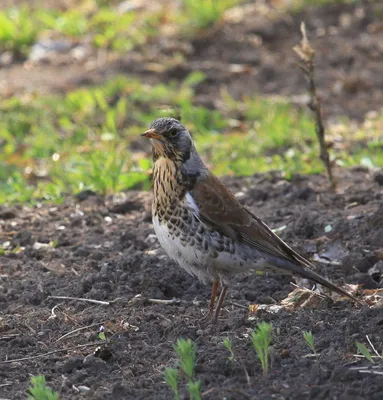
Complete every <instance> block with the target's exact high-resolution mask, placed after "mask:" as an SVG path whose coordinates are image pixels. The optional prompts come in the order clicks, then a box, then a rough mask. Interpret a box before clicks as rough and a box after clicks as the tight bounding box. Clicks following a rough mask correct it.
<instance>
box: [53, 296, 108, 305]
mask: <svg viewBox="0 0 383 400" xmlns="http://www.w3.org/2000/svg"><path fill="white" fill-rule="evenodd" d="M48 299H59V300H77V301H85V302H88V303H94V304H102V305H105V306H109V305H110V304H111V303H112V302H110V301H101V300H93V299H85V298H82V297H70V296H49V297H48Z"/></svg>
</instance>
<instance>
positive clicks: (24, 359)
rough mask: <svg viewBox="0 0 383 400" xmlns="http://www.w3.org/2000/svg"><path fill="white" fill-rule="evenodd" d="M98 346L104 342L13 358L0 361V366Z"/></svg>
mask: <svg viewBox="0 0 383 400" xmlns="http://www.w3.org/2000/svg"><path fill="white" fill-rule="evenodd" d="M100 344H104V342H93V343H85V344H79V345H77V346H72V347H66V348H64V349H57V350H52V351H48V352H47V353H42V354H36V355H34V356H29V357H23V358H15V359H13V360H5V361H0V364H10V363H13V362H20V361H29V360H35V359H36V358H41V357H46V356H50V355H51V354H55V353H60V352H62V351H70V350H76V349H80V348H82V347H89V346H98V345H100Z"/></svg>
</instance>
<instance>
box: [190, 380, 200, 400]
mask: <svg viewBox="0 0 383 400" xmlns="http://www.w3.org/2000/svg"><path fill="white" fill-rule="evenodd" d="M188 389H189V395H190V400H201V382H200V381H194V382H193V381H189V383H188Z"/></svg>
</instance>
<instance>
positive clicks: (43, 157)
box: [0, 73, 383, 204]
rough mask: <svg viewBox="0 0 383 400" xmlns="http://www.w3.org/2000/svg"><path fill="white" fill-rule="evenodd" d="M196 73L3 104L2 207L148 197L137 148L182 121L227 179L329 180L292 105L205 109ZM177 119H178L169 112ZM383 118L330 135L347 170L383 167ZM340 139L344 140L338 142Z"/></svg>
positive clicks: (308, 120) (145, 162)
mask: <svg viewBox="0 0 383 400" xmlns="http://www.w3.org/2000/svg"><path fill="white" fill-rule="evenodd" d="M203 79H204V77H203V74H201V73H193V74H192V75H190V76H189V77H187V78H186V79H185V80H184V82H183V83H181V84H176V83H169V84H167V85H165V84H158V85H155V86H149V85H146V84H145V83H142V82H140V81H138V80H134V79H128V78H125V77H116V78H114V79H112V80H110V81H108V82H106V83H105V84H103V85H100V86H95V87H91V88H81V89H77V90H74V91H71V92H69V93H67V94H66V95H24V96H21V97H11V98H9V99H6V100H3V101H2V103H1V104H0V147H1V153H0V204H1V203H14V202H21V203H23V202H28V201H36V200H39V201H41V200H49V201H61V200H62V196H63V195H64V194H66V193H69V194H70V193H76V192H79V191H82V190H85V189H90V190H94V191H96V192H98V193H101V194H109V193H114V192H118V191H121V190H124V189H129V188H134V187H140V188H143V189H148V188H149V187H150V178H149V175H148V170H149V169H150V167H151V161H150V154H144V153H142V151H132V150H131V145H132V143H134V142H137V141H140V140H142V139H141V138H140V136H139V134H140V133H141V132H143V131H144V130H145V129H146V128H147V126H148V124H149V123H150V122H151V121H152V120H153V119H155V118H156V117H159V116H167V115H171V116H178V115H181V117H182V122H183V123H184V124H185V125H186V126H187V127H188V128H189V129H190V130H191V132H192V133H193V134H194V138H195V140H196V146H197V148H198V150H199V151H200V153H201V154H202V156H203V157H204V159H205V160H206V162H207V163H208V165H209V166H210V167H211V168H212V170H213V171H214V172H215V173H217V174H218V175H227V174H229V175H252V174H254V173H255V172H266V171H269V170H275V169H278V170H282V171H284V173H285V176H286V177H287V178H289V177H290V176H291V175H292V174H294V173H297V172H299V173H315V172H323V166H322V163H321V162H320V160H319V158H318V152H319V150H318V145H317V142H316V137H315V133H314V126H313V122H312V116H311V115H310V114H309V113H308V112H307V111H306V110H300V109H297V108H295V107H293V106H292V105H291V104H289V103H288V102H287V101H285V100H278V101H275V100H272V99H262V98H259V97H257V96H255V98H244V99H243V100H242V101H236V100H234V99H233V98H231V97H230V96H229V95H228V94H227V93H224V92H223V94H222V100H223V106H222V108H221V109H220V110H209V109H206V108H204V107H201V106H198V105H196V104H195V94H194V87H195V85H196V84H198V83H200V82H201V81H202V80H203ZM169 110H170V111H169ZM382 129H383V114H380V115H377V116H374V118H373V119H372V120H369V121H367V122H366V123H365V124H363V125H361V126H360V127H359V128H358V129H354V130H351V128H350V124H349V123H348V122H347V121H344V123H343V125H342V128H341V130H340V128H339V126H334V127H332V126H329V129H328V133H329V138H330V139H331V138H332V137H333V136H334V135H335V136H336V137H339V136H344V140H343V141H341V142H339V140H338V142H337V146H336V148H334V149H331V155H332V157H335V158H336V159H337V163H338V164H340V165H343V166H350V165H356V164H360V163H361V164H364V165H367V166H369V167H382V166H383V151H382V148H383V138H382V135H381V133H380V132H382ZM335 136H334V137H335Z"/></svg>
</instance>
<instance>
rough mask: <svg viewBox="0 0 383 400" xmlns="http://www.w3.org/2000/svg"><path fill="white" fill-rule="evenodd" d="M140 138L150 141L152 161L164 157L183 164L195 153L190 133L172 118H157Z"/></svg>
mask: <svg viewBox="0 0 383 400" xmlns="http://www.w3.org/2000/svg"><path fill="white" fill-rule="evenodd" d="M141 136H143V137H145V138H148V139H150V140H151V142H152V147H153V158H154V160H156V159H158V158H159V157H165V158H170V159H172V160H173V161H175V162H177V161H178V162H182V163H184V162H186V161H187V160H189V158H190V156H191V153H192V152H194V151H195V149H194V145H193V141H192V138H191V136H190V133H189V132H188V130H187V129H186V128H185V127H184V126H183V125H182V124H181V123H180V121H178V120H176V119H174V118H157V119H156V120H154V121H153V122H152V123H151V124H150V127H149V130H147V131H146V132H145V133H143V134H142V135H141Z"/></svg>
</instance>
